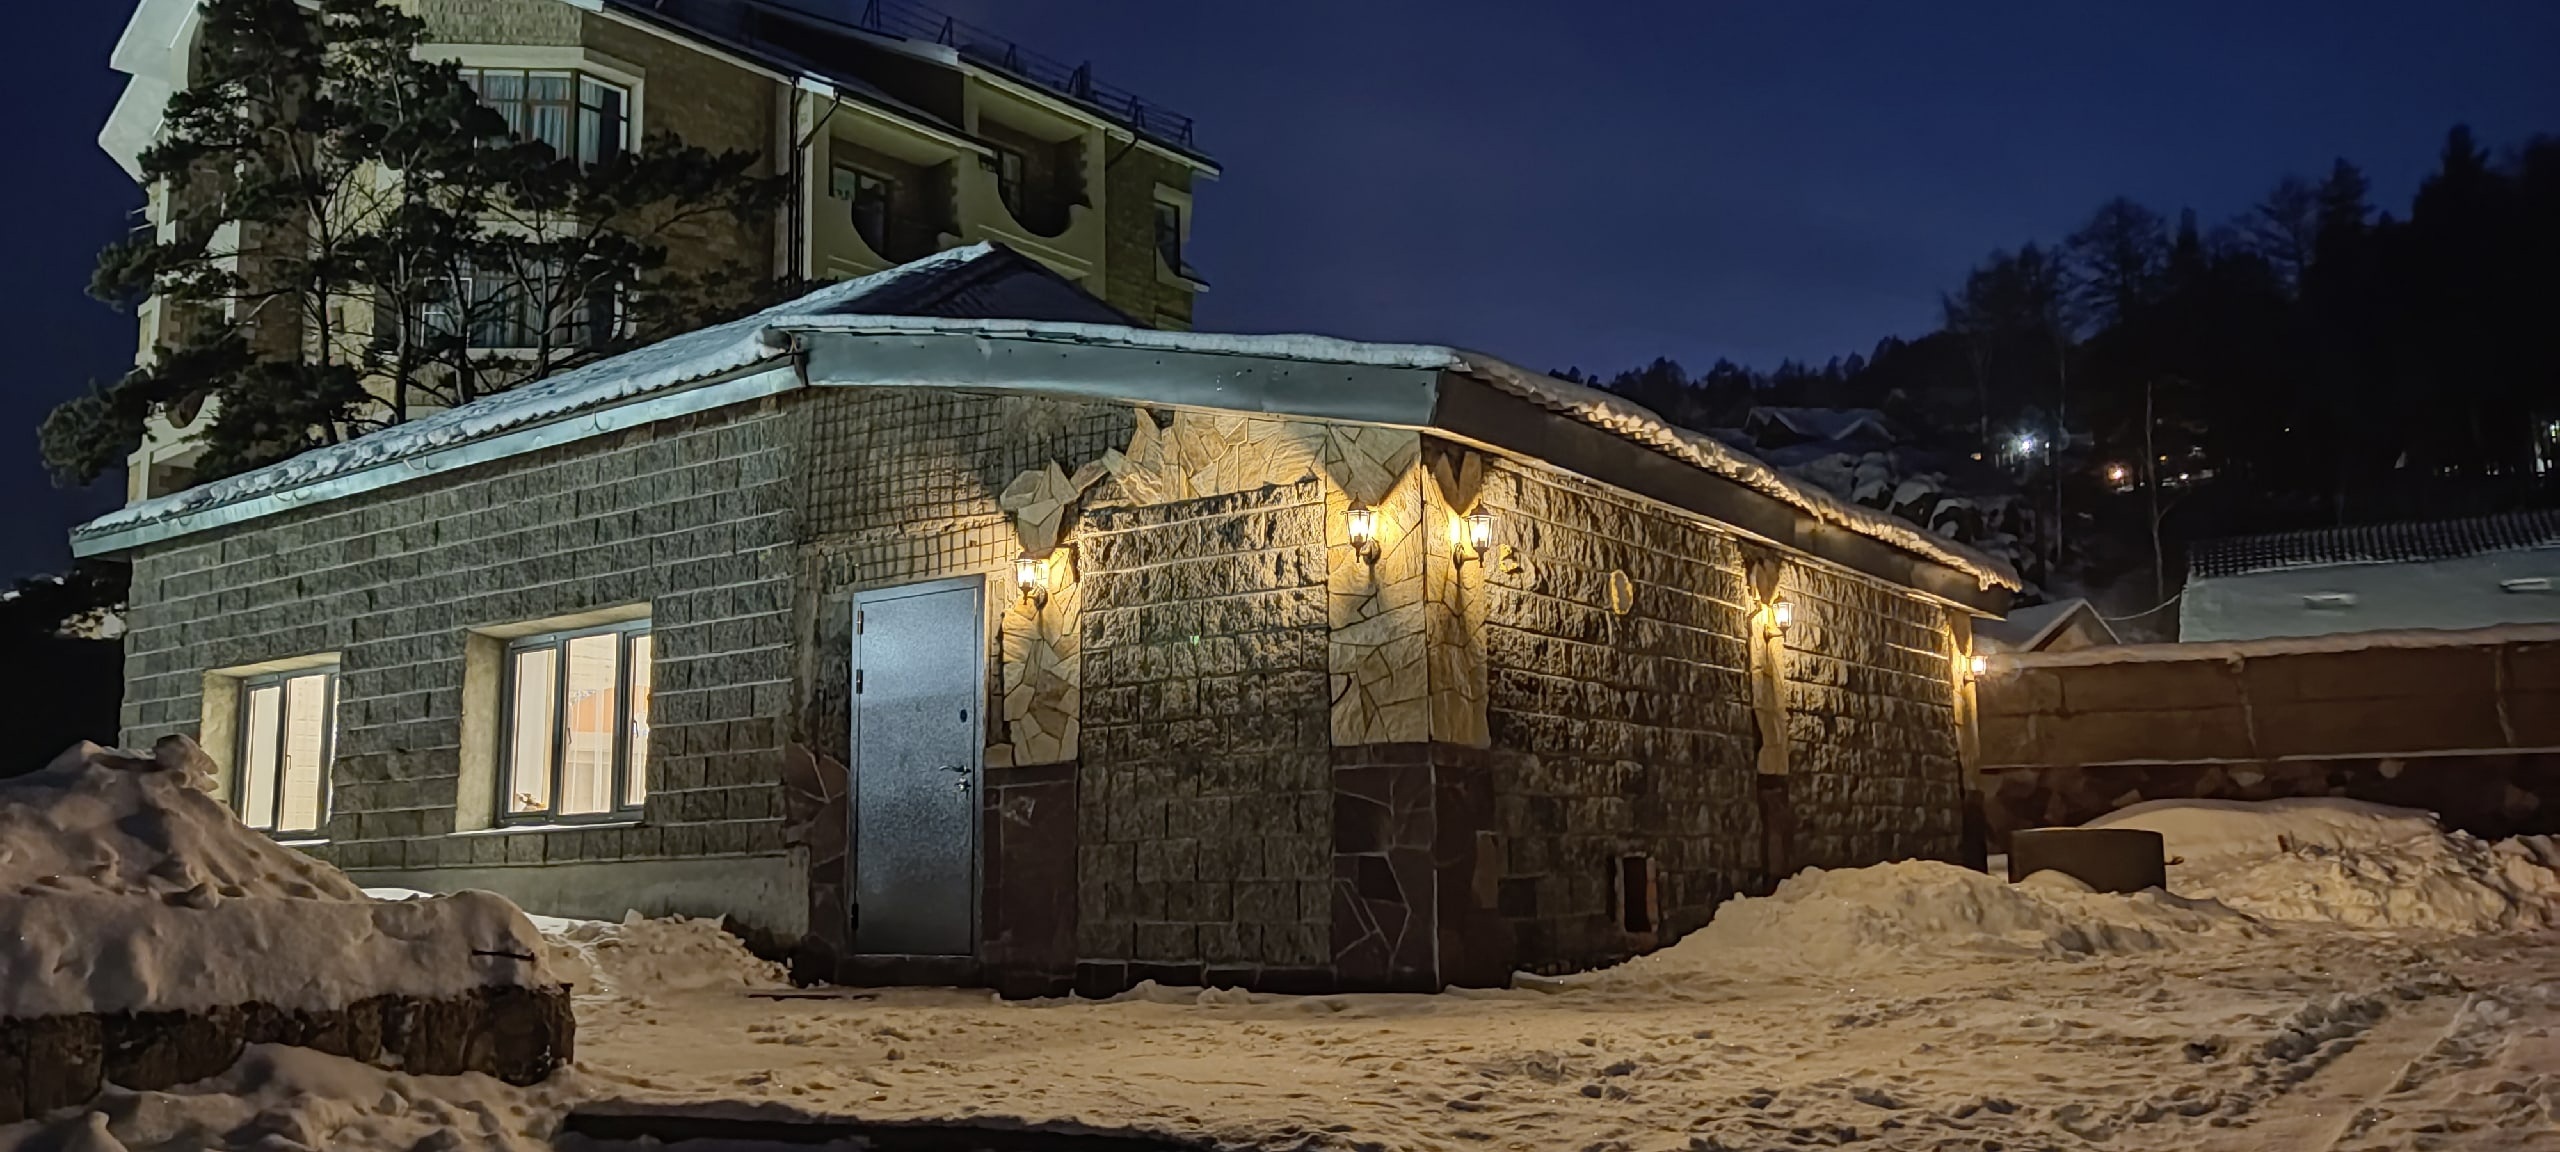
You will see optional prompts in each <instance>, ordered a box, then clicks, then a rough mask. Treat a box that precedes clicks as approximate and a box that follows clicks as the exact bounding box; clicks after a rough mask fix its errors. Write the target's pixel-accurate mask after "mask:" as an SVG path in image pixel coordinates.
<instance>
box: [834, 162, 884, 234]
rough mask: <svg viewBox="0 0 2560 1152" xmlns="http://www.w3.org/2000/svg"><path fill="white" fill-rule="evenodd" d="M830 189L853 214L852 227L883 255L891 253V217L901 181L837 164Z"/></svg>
mask: <svg viewBox="0 0 2560 1152" xmlns="http://www.w3.org/2000/svg"><path fill="white" fill-rule="evenodd" d="M828 191H829V192H830V193H831V194H833V195H834V196H835V198H836V199H838V200H842V201H844V202H845V203H846V204H847V205H848V206H849V207H850V209H851V211H852V214H853V230H854V232H855V233H856V234H858V235H860V236H861V237H862V242H863V243H865V244H868V245H870V246H871V250H872V251H873V252H874V253H877V254H879V255H881V256H888V255H889V219H890V216H891V212H892V209H894V208H895V206H896V203H897V193H898V182H897V181H895V180H891V179H889V178H888V177H886V176H881V175H876V174H874V173H870V172H865V171H863V170H862V169H859V168H852V167H847V166H845V165H841V164H839V165H837V166H836V170H835V175H834V179H833V183H832V185H831V186H830V188H829V189H828Z"/></svg>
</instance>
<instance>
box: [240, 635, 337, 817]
mask: <svg viewBox="0 0 2560 1152" xmlns="http://www.w3.org/2000/svg"><path fill="white" fill-rule="evenodd" d="M337 713H338V670H337V669H336V668H334V667H331V668H305V669H301V670H298V671H293V672H279V673H276V674H273V675H268V676H255V677H251V678H248V679H246V680H243V681H241V684H240V744H239V756H238V758H237V759H236V760H234V761H233V763H234V764H236V765H238V768H237V770H236V771H235V772H234V773H233V775H232V797H231V803H232V807H234V808H236V809H238V810H239V813H240V822H241V823H243V824H246V825H248V826H250V827H252V828H256V829H260V830H262V831H267V832H273V833H277V834H279V835H284V834H290V833H296V832H305V833H308V832H317V831H319V830H320V826H321V825H322V824H323V823H325V822H327V820H328V818H329V759H330V757H331V756H332V755H334V754H335V752H336V750H337V742H338V731H337V729H338V725H337Z"/></svg>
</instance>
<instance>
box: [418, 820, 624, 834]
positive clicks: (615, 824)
mask: <svg viewBox="0 0 2560 1152" xmlns="http://www.w3.org/2000/svg"><path fill="white" fill-rule="evenodd" d="M645 823H647V821H645V820H642V819H641V818H640V817H637V816H633V817H631V818H629V819H623V820H571V821H566V822H564V823H559V824H500V825H498V826H497V827H495V828H469V829H465V830H463V831H460V832H448V833H446V835H448V836H510V835H514V834H515V833H518V832H580V831H591V830H593V829H597V828H637V827H639V826H641V825H642V824H645Z"/></svg>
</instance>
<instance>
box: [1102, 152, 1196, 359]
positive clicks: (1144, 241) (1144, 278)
mask: <svg viewBox="0 0 2560 1152" xmlns="http://www.w3.org/2000/svg"><path fill="white" fill-rule="evenodd" d="M1109 155H1110V158H1111V160H1110V168H1109V170H1108V172H1107V173H1106V174H1105V177H1104V183H1103V212H1104V216H1103V255H1102V264H1103V283H1102V284H1101V285H1099V287H1100V288H1101V290H1102V298H1103V299H1105V300H1107V301H1110V303H1111V306H1112V307H1114V308H1118V309H1119V310H1121V311H1123V312H1126V313H1128V314H1129V315H1130V316H1132V317H1135V318H1136V319H1137V321H1138V323H1140V324H1147V325H1153V326H1157V327H1167V328H1176V329H1187V328H1189V327H1191V317H1192V310H1191V306H1192V296H1191V290H1190V289H1189V288H1185V287H1183V286H1181V285H1178V284H1167V283H1165V282H1163V281H1162V280H1160V279H1158V278H1157V276H1156V262H1157V257H1156V216H1155V213H1156V189H1157V188H1158V187H1159V186H1161V187H1165V188H1171V189H1173V190H1174V191H1177V192H1188V191H1190V190H1191V170H1190V169H1189V168H1186V167H1184V166H1182V165H1180V164H1177V163H1175V162H1173V161H1171V160H1167V159H1165V158H1164V157H1162V156H1158V155H1156V154H1155V153H1153V152H1150V151H1147V150H1146V149H1144V148H1130V147H1127V146H1125V145H1113V146H1112V148H1111V150H1110V152H1109Z"/></svg>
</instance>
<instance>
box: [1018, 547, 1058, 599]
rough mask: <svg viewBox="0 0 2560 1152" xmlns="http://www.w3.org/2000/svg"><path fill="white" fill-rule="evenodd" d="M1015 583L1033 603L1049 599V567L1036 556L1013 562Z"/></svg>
mask: <svg viewBox="0 0 2560 1152" xmlns="http://www.w3.org/2000/svg"><path fill="white" fill-rule="evenodd" d="M1013 582H1014V584H1015V585H1016V586H1018V587H1020V588H1021V589H1022V594H1023V595H1024V596H1025V597H1027V598H1029V599H1030V600H1031V601H1032V602H1033V603H1035V604H1036V603H1039V602H1041V601H1044V600H1047V599H1048V598H1049V565H1048V562H1047V561H1044V560H1042V559H1040V558H1039V557H1036V556H1025V557H1023V558H1021V559H1019V560H1016V561H1014V562H1013Z"/></svg>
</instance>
